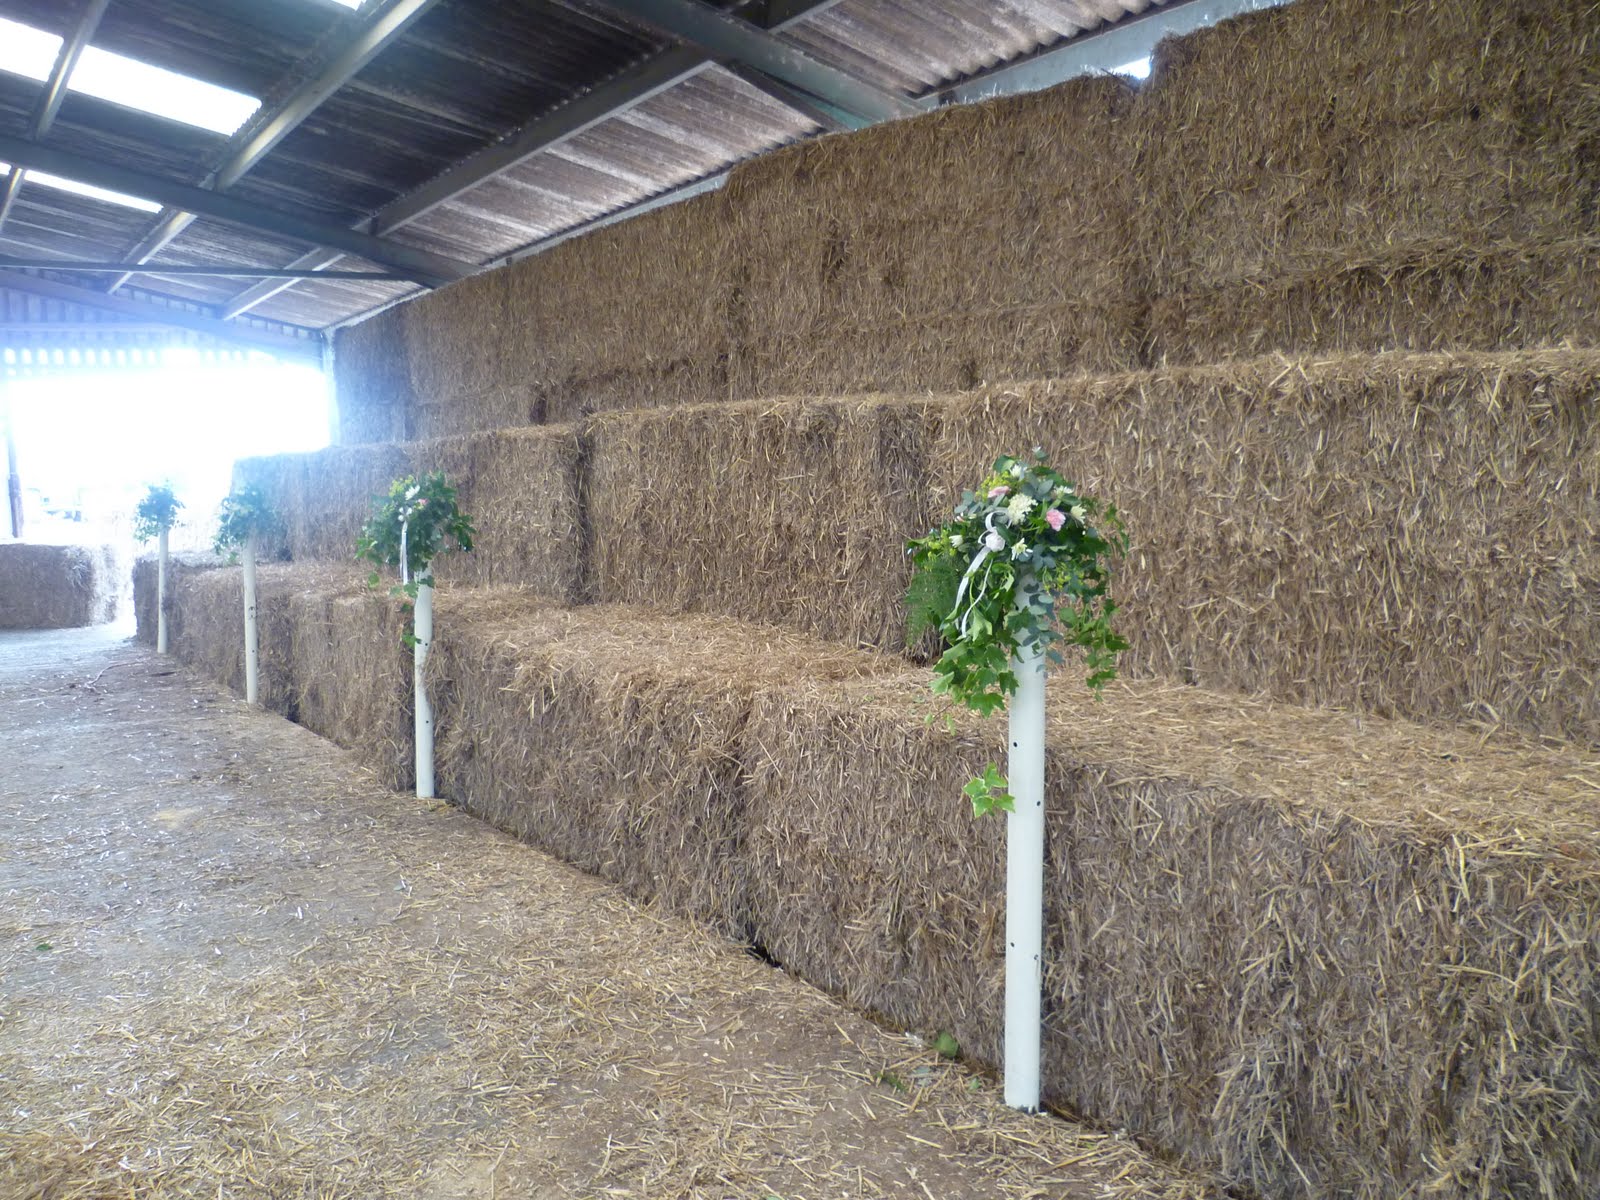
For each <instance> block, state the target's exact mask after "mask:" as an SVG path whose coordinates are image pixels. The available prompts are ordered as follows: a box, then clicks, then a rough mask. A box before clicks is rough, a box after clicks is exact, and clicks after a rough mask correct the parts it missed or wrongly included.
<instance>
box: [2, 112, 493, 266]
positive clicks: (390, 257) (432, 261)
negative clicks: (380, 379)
mask: <svg viewBox="0 0 1600 1200" xmlns="http://www.w3.org/2000/svg"><path fill="white" fill-rule="evenodd" d="M0 161H4V162H9V163H16V164H20V165H21V166H24V167H34V168H37V169H38V170H40V171H46V172H49V173H50V174H52V175H60V176H63V177H64V178H67V179H76V180H77V181H78V182H79V183H89V184H93V185H94V186H95V187H102V188H108V189H110V190H111V191H113V192H123V193H125V194H127V195H130V196H140V197H143V198H144V199H146V200H154V201H157V202H158V203H161V204H165V205H169V206H171V207H173V208H181V209H184V210H185V211H188V212H194V213H200V214H202V215H204V216H208V217H215V218H217V219H218V220H219V221H227V222H230V223H231V224H234V225H243V226H245V227H246V228H249V229H259V230H263V231H265V232H267V233H272V234H276V235H278V236H280V237H288V238H294V239H295V240H297V241H302V242H309V243H311V244H312V245H315V246H329V247H333V248H336V249H339V250H343V251H345V252H347V253H349V254H355V255H359V256H360V257H362V258H366V259H369V260H370V261H372V262H375V263H379V264H381V265H383V266H386V267H392V268H394V269H395V270H396V271H398V272H400V273H401V274H404V275H405V276H406V277H407V278H409V279H414V280H415V281H416V282H418V283H421V284H423V285H425V286H427V287H442V286H443V285H444V284H446V283H450V282H452V281H453V280H456V279H461V278H463V277H465V276H467V275H470V274H472V273H473V271H475V270H476V268H475V267H474V266H473V265H472V264H471V263H464V262H461V261H459V260H457V259H453V258H446V257H445V256H444V255H442V254H434V253H433V252H432V251H428V250H421V249H418V248H416V247H414V246H403V245H401V244H399V243H398V242H387V241H384V240H383V239H381V238H375V237H372V236H371V235H369V234H364V233H356V232H354V231H352V230H349V229H343V228H341V227H339V226H338V225H329V224H326V223H324V222H322V221H315V220H307V219H305V218H303V217H300V216H297V215H296V214H294V213H287V212H284V211H282V210H281V209H276V208H268V207H267V206H266V205H263V204H255V203H253V202H251V201H248V200H240V199H237V198H235V197H233V196H229V195H225V194H223V193H221V192H210V191H207V190H206V189H205V188H198V187H194V186H193V185H192V184H187V183H179V182H177V181H175V180H171V179H163V178H161V177H160V176H157V175H146V174H145V173H144V172H142V171H130V170H128V169H127V168H126V167H119V166H115V165H113V164H111V163H105V162H98V161H96V160H95V159H91V158H85V157H84V156H82V155H80V154H73V153H70V152H68V151H65V150H56V149H53V148H51V147H48V146H41V145H39V144H38V143H37V142H30V141H28V140H26V139H25V138H19V137H13V136H10V135H8V134H0Z"/></svg>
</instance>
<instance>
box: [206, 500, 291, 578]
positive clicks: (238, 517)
mask: <svg viewBox="0 0 1600 1200" xmlns="http://www.w3.org/2000/svg"><path fill="white" fill-rule="evenodd" d="M277 527H278V517H277V514H276V513H275V512H273V511H272V504H271V503H270V502H269V501H268V499H267V494H266V492H264V491H263V490H262V489H261V488H259V487H257V486H256V485H255V484H249V485H246V486H245V487H241V488H236V489H235V490H234V491H232V492H230V493H229V494H228V495H227V496H225V497H223V500H222V505H221V507H220V508H219V509H218V510H217V536H216V538H215V539H213V541H212V546H213V548H214V549H215V550H216V552H217V553H218V554H227V555H229V559H230V561H232V560H233V559H236V558H237V557H238V554H237V551H238V549H239V547H241V546H243V545H244V544H245V543H246V542H247V541H249V540H250V535H251V534H253V533H254V534H265V533H270V532H272V531H273V530H275V529H276V528H277Z"/></svg>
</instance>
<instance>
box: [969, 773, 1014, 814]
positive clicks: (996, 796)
mask: <svg viewBox="0 0 1600 1200" xmlns="http://www.w3.org/2000/svg"><path fill="white" fill-rule="evenodd" d="M1008 786H1009V785H1008V784H1007V783H1006V777H1005V776H1004V775H1002V774H1000V772H999V770H998V769H997V768H996V767H995V765H994V764H993V763H990V764H989V765H988V766H986V767H984V769H983V774H982V775H979V776H978V777H977V778H976V779H974V780H972V781H970V782H969V783H968V784H967V786H966V787H964V788H962V789H961V790H962V792H964V793H965V794H966V797H967V799H968V800H971V801H972V815H973V816H975V817H983V816H987V815H988V814H989V813H992V812H993V811H994V810H995V809H997V808H998V809H1000V810H1001V811H1002V812H1016V811H1017V798H1016V797H1015V796H1013V795H1012V794H1011V793H1010V792H1009V791H1007V790H1006V789H1007V787H1008Z"/></svg>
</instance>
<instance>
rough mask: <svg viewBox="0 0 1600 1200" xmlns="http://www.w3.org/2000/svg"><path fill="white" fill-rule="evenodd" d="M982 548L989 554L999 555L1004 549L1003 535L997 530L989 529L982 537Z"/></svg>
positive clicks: (1004, 540)
mask: <svg viewBox="0 0 1600 1200" xmlns="http://www.w3.org/2000/svg"><path fill="white" fill-rule="evenodd" d="M983 548H984V549H985V550H987V551H988V552H989V553H990V554H999V553H1000V551H1002V550H1004V549H1005V548H1006V538H1005V534H1003V533H1001V532H1000V531H999V530H998V529H991V530H989V532H988V533H986V534H984V535H983Z"/></svg>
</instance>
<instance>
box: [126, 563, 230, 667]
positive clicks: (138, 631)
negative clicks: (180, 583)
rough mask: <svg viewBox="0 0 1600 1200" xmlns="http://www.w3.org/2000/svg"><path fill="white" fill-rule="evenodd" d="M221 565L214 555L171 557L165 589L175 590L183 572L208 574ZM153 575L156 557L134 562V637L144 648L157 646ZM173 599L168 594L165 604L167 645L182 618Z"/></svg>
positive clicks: (171, 595)
mask: <svg viewBox="0 0 1600 1200" xmlns="http://www.w3.org/2000/svg"><path fill="white" fill-rule="evenodd" d="M222 565H223V564H222V560H221V559H220V558H218V557H217V556H216V555H215V554H209V553H184V554H171V555H169V556H168V558H167V586H168V587H169V588H172V589H175V588H176V585H177V579H178V576H179V575H181V574H184V573H186V572H193V571H210V570H213V569H215V568H216V567H220V566H222ZM156 573H157V572H156V556H155V555H154V554H142V555H140V556H139V557H138V558H136V559H135V560H134V563H133V619H134V630H135V633H134V637H135V638H137V639H138V640H139V641H141V642H143V643H144V644H145V645H147V646H154V645H155V644H156V590H157V589H156ZM172 597H173V593H169V596H168V600H167V637H168V640H169V641H170V640H171V639H172V637H173V633H174V630H175V628H176V625H177V623H178V622H179V621H180V620H182V617H183V614H182V612H181V611H180V610H179V609H178V607H177V605H176V604H175V602H174V600H173V598H172ZM243 619H244V618H243V615H242V614H241V616H240V620H241V621H242V620H243ZM239 636H240V637H243V636H244V630H243V628H242V627H241V628H240V631H239Z"/></svg>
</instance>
